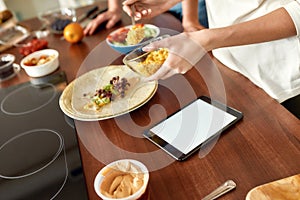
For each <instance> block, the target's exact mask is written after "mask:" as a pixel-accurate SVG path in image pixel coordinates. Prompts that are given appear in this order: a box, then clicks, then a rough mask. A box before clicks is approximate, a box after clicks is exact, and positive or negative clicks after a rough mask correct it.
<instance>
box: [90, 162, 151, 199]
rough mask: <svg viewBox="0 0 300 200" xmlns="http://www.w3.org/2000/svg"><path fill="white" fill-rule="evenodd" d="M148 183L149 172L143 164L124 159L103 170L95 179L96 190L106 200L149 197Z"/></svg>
mask: <svg viewBox="0 0 300 200" xmlns="http://www.w3.org/2000/svg"><path fill="white" fill-rule="evenodd" d="M148 182H149V171H148V169H147V167H146V166H145V165H144V164H143V163H141V162H139V161H137V160H132V159H124V160H117V161H115V162H112V163H110V164H108V165H107V166H105V167H104V168H102V169H101V170H100V172H99V173H98V174H97V176H96V178H95V181H94V189H95V191H96V193H97V195H98V196H99V197H100V198H102V199H104V200H114V199H115V200H116V199H118V200H133V199H139V198H144V197H146V196H147V195H148V194H147V186H148ZM145 199H146V198H145Z"/></svg>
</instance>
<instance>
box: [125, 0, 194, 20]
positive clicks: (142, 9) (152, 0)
mask: <svg viewBox="0 0 300 200" xmlns="http://www.w3.org/2000/svg"><path fill="white" fill-rule="evenodd" d="M181 1H182V0H164V1H161V0H125V1H124V2H123V10H124V11H125V12H126V13H127V14H128V15H129V16H134V17H135V19H136V20H140V19H142V18H152V17H156V16H157V15H159V14H161V13H163V12H166V11H167V10H169V9H170V8H171V7H173V6H174V5H176V4H177V3H179V2H181ZM188 1H189V0H188ZM132 5H133V6H134V7H135V13H132V10H131V6H132Z"/></svg>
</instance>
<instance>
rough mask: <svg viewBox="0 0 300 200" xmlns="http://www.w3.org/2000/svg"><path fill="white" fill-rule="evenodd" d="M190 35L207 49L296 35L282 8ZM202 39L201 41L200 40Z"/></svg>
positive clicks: (287, 15) (293, 26)
mask: <svg viewBox="0 0 300 200" xmlns="http://www.w3.org/2000/svg"><path fill="white" fill-rule="evenodd" d="M199 34H200V35H201V34H202V36H200V37H198V36H196V35H194V36H192V38H194V39H195V40H196V41H197V38H199V41H198V42H199V43H200V44H201V45H202V46H203V47H204V48H205V49H206V50H207V51H210V50H213V49H217V48H221V47H228V46H238V45H246V44H253V43H261V42H268V41H272V40H278V39H282V38H287V37H291V36H294V35H296V27H295V25H294V23H293V21H292V19H291V17H290V15H289V14H288V13H287V11H286V10H285V9H284V8H280V9H277V10H275V11H273V12H271V13H269V14H267V15H264V16H262V17H259V18H257V19H254V20H251V21H247V22H243V23H240V24H236V25H232V26H228V27H223V28H214V29H207V30H203V31H202V32H201V31H200V32H199ZM201 40H202V41H201Z"/></svg>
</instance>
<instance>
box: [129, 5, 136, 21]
mask: <svg viewBox="0 0 300 200" xmlns="http://www.w3.org/2000/svg"><path fill="white" fill-rule="evenodd" d="M130 8H131V11H132V16H131V24H132V25H133V26H134V25H135V19H134V13H135V7H134V5H131V6H130Z"/></svg>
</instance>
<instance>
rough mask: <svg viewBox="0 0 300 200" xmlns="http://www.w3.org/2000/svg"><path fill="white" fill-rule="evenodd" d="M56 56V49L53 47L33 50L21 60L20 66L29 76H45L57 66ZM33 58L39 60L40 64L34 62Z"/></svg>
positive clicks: (57, 54)
mask: <svg viewBox="0 0 300 200" xmlns="http://www.w3.org/2000/svg"><path fill="white" fill-rule="evenodd" d="M58 56H59V53H58V51H56V50H54V49H43V50H39V51H35V52H33V53H31V54H29V55H28V56H26V57H25V58H23V59H22V60H21V67H22V68H23V69H24V70H25V72H26V73H27V75H28V76H30V77H42V76H46V75H48V74H50V73H52V72H54V71H55V70H56V69H57V68H58V67H59V61H58ZM42 59H44V61H42ZM33 60H36V61H40V62H41V63H42V64H34V63H33Z"/></svg>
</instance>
